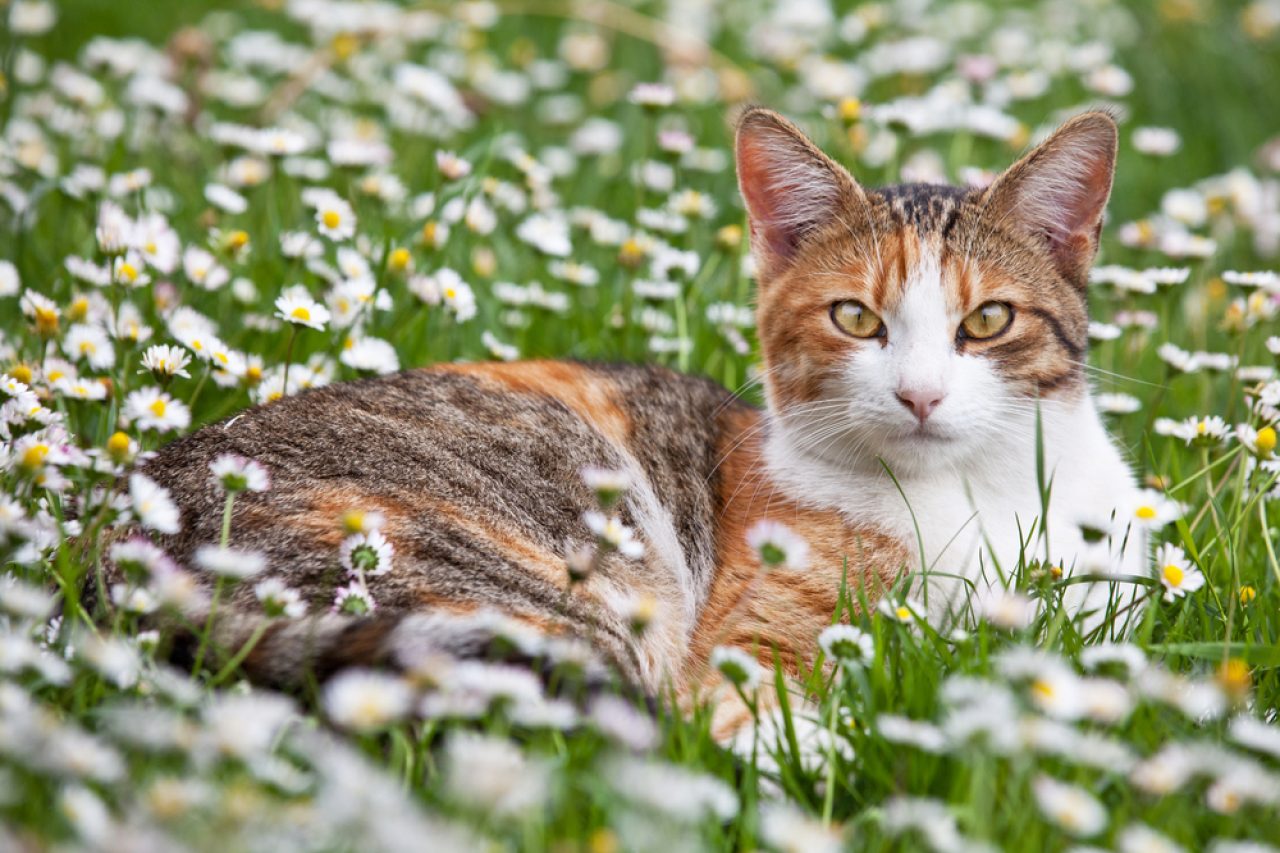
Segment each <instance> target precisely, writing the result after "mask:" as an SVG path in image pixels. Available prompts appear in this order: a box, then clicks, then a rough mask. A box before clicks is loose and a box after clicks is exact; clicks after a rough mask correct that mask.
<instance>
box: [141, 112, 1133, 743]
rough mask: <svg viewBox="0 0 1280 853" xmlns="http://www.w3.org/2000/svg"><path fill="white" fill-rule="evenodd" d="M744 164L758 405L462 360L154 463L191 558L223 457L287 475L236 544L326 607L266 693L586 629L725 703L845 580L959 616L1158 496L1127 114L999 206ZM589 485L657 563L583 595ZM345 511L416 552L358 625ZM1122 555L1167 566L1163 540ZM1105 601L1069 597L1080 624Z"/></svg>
mask: <svg viewBox="0 0 1280 853" xmlns="http://www.w3.org/2000/svg"><path fill="white" fill-rule="evenodd" d="M736 155H737V167H738V177H739V186H740V190H741V193H742V197H743V199H744V200H745V203H746V207H747V213H748V220H749V224H750V234H751V246H752V250H753V253H754V257H755V260H756V264H757V273H758V281H759V293H758V308H757V315H758V329H759V338H760V351H761V355H762V359H763V369H762V372H761V379H762V382H763V386H764V390H765V395H766V399H767V407H766V408H765V409H764V410H763V411H762V410H759V409H757V408H755V407H752V406H750V405H748V404H746V403H745V402H743V401H742V400H741V399H739V398H738V397H737V396H736V395H734V394H731V393H730V392H729V391H727V390H726V389H724V388H722V387H720V386H719V385H717V384H715V383H713V382H710V381H708V380H705V379H701V378H695V377H691V376H686V375H681V374H678V373H675V372H673V371H670V370H667V369H664V368H660V367H654V366H622V365H598V364H583V363H574V362H563V361H529V362H516V363H470V364H439V365H434V366H431V367H427V368H423V369H418V370H409V371H406V372H402V373H398V374H395V375H390V376H386V377H381V378H375V379H368V380H362V381H356V382H349V383H342V384H337V385H332V386H329V387H325V388H319V389H315V390H310V391H306V392H304V393H300V394H298V395H295V396H290V397H287V398H284V399H281V400H278V401H276V402H273V403H270V404H267V405H264V406H259V407H257V408H254V409H250V410H248V411H246V412H243V413H240V414H238V415H236V416H235V417H232V418H231V419H229V420H227V421H225V422H223V423H219V424H215V425H211V426H207V427H205V428H203V429H201V430H199V431H197V432H195V433H194V434H191V435H189V436H187V437H185V438H182V439H180V440H178V441H175V442H173V443H172V444H170V445H168V446H166V447H164V448H162V449H161V450H160V451H159V452H158V453H157V454H156V455H155V457H154V458H153V459H151V460H149V461H147V462H146V463H145V464H144V465H143V466H142V468H141V470H142V471H143V472H144V473H145V474H146V475H147V476H149V477H151V478H153V479H154V480H155V481H156V482H158V483H159V484H160V485H162V486H164V487H165V488H167V489H169V490H170V491H171V493H172V495H173V499H174V500H175V501H176V503H177V505H178V507H179V509H180V513H181V519H182V522H183V527H182V529H181V532H179V533H178V534H175V535H171V536H162V537H159V538H158V542H159V544H161V545H162V546H163V547H164V548H165V549H166V550H167V551H168V552H169V553H170V554H171V555H172V556H173V557H174V558H175V559H176V560H178V561H180V562H181V563H183V564H186V565H191V564H192V560H193V554H194V552H195V550H196V549H197V548H198V547H199V546H201V545H206V544H209V543H215V542H217V541H218V539H219V534H220V529H221V523H222V509H223V497H222V493H221V491H220V490H219V489H218V487H217V486H216V485H215V483H214V482H213V480H212V478H211V476H210V473H209V472H210V468H209V466H210V463H211V462H212V461H213V460H214V459H216V458H217V457H219V456H221V455H223V454H228V453H231V454H238V455H240V456H243V457H247V458H250V459H254V460H257V461H258V462H259V463H261V464H262V465H263V466H265V467H266V469H267V470H268V471H269V473H270V476H271V478H272V484H271V488H270V489H269V490H268V491H265V492H262V493H255V492H244V493H242V494H241V495H240V496H239V497H238V499H237V500H236V502H235V505H234V513H233V517H232V525H231V544H232V545H233V546H234V547H236V548H240V549H249V550H255V551H259V552H261V553H262V554H264V555H265V557H266V561H267V569H266V571H265V573H264V574H263V576H275V577H279V578H281V579H282V580H284V581H285V582H286V583H287V584H289V585H290V586H291V587H293V588H295V589H297V590H299V591H301V592H302V593H303V596H304V598H305V599H306V600H307V601H308V603H309V605H310V612H311V613H312V614H321V615H313V616H308V617H305V618H302V619H298V620H276V621H273V622H272V623H271V624H270V625H269V626H268V627H267V630H266V633H265V635H264V636H263V637H262V640H261V642H259V643H257V644H256V645H255V646H253V648H252V650H251V651H250V653H249V654H248V655H247V656H246V657H245V658H244V660H243V663H242V667H243V669H244V670H245V671H246V672H247V673H248V674H249V675H250V677H251V678H253V679H255V680H258V681H260V682H264V683H268V684H273V685H278V686H286V687H287V686H296V685H298V684H301V683H302V682H303V681H304V680H307V679H309V678H312V677H314V678H317V679H323V678H324V677H326V676H327V675H329V674H331V673H333V672H335V671H337V670H339V669H341V668H343V667H347V666H355V665H383V664H385V665H391V666H398V667H403V668H406V669H413V668H414V667H415V666H416V665H417V664H418V663H419V662H420V661H421V660H423V659H425V658H428V657H431V656H435V655H450V656H457V657H469V656H486V655H491V654H494V653H495V650H497V649H501V650H502V653H503V654H504V655H508V656H510V655H515V656H517V657H522V658H523V659H525V660H527V662H529V663H531V664H536V663H537V661H538V660H539V659H540V655H542V654H544V653H545V652H546V650H547V649H550V648H553V647H554V644H555V643H556V642H559V641H565V640H567V639H570V638H573V639H576V640H577V641H578V645H577V646H576V648H579V649H580V648H581V646H582V644H583V643H587V644H589V646H590V649H591V653H590V654H591V657H592V658H593V661H594V662H595V663H596V664H598V667H597V670H598V669H601V668H605V669H607V670H608V671H610V672H613V673H617V674H619V675H620V676H621V678H622V679H623V680H624V681H625V682H626V683H627V684H629V685H632V686H633V687H635V688H636V689H637V690H639V691H640V692H641V693H643V694H645V695H647V696H658V695H661V694H664V692H665V691H667V690H669V689H674V692H675V693H676V695H677V696H678V697H679V698H680V700H681V702H682V703H683V704H686V705H688V704H690V703H692V702H693V701H695V700H696V699H697V698H698V697H702V696H708V695H712V694H714V693H715V692H716V691H720V692H721V693H722V694H723V692H724V691H723V687H722V686H721V687H717V685H718V684H719V679H718V676H717V673H716V672H715V671H714V669H713V668H712V667H711V666H710V664H709V660H710V657H711V654H712V650H713V649H714V648H715V647H717V646H730V647H737V648H739V649H741V650H743V651H745V652H747V653H749V654H751V655H753V656H755V657H756V658H758V660H759V661H760V662H761V663H762V664H764V665H765V666H767V667H772V666H773V663H774V661H775V659H776V660H779V661H781V663H782V664H783V666H784V667H785V668H786V669H787V670H788V671H790V672H792V673H795V672H796V671H798V670H799V669H800V668H801V667H803V666H806V665H808V664H809V663H810V662H811V661H812V660H813V658H814V656H815V654H816V643H815V641H816V638H817V635H818V634H819V632H820V631H821V630H822V629H823V628H824V627H826V626H827V625H829V624H830V623H831V620H832V618H833V614H835V613H836V612H837V608H838V605H839V596H840V590H841V585H842V582H843V581H847V584H848V586H849V587H850V588H853V589H861V590H862V591H863V593H864V594H865V596H866V597H867V598H868V600H870V601H872V602H875V601H876V600H877V599H878V598H880V597H881V596H883V595H884V594H885V591H886V590H889V589H891V588H892V587H893V586H894V584H895V583H897V582H898V581H899V580H900V579H901V578H903V577H904V575H907V574H909V573H913V572H914V573H917V574H921V573H923V574H925V575H926V576H927V579H928V583H927V584H924V585H922V584H921V581H922V580H923V578H916V579H915V581H914V582H915V583H916V587H917V588H918V589H920V592H921V594H922V595H924V596H926V597H927V600H925V601H923V602H922V604H921V606H922V607H923V608H924V609H925V610H926V611H927V616H928V618H930V619H934V618H940V617H941V616H943V615H945V614H947V613H949V612H953V611H954V610H955V609H956V608H957V607H960V606H962V604H963V602H964V601H967V600H968V596H967V595H966V590H969V589H978V590H981V589H982V588H984V587H985V586H986V585H987V584H990V583H992V582H994V581H995V580H996V579H997V577H998V574H999V573H1000V572H1009V571H1011V570H1012V569H1013V567H1015V566H1017V565H1018V564H1019V560H1020V559H1022V557H1023V555H1024V552H1034V553H1035V555H1036V556H1037V557H1044V556H1047V558H1048V559H1047V561H1046V562H1047V563H1048V564H1052V565H1054V566H1056V570H1057V571H1058V572H1064V571H1065V572H1070V571H1071V570H1072V569H1073V567H1074V566H1075V565H1076V564H1077V562H1078V561H1079V560H1080V559H1081V555H1082V554H1083V553H1084V552H1085V551H1086V550H1087V548H1088V547H1089V543H1088V542H1087V541H1086V538H1087V537H1086V530H1087V529H1088V525H1089V524H1092V523H1094V522H1096V520H1099V519H1101V520H1103V523H1106V521H1107V520H1108V519H1110V517H1111V515H1112V513H1113V512H1115V511H1117V509H1119V511H1121V512H1123V511H1124V509H1123V508H1124V507H1125V506H1126V504H1127V502H1129V501H1131V500H1132V498H1133V496H1134V495H1135V493H1136V486H1135V482H1134V477H1133V474H1132V473H1131V471H1130V469H1129V467H1128V465H1127V464H1126V462H1125V461H1124V459H1123V458H1122V456H1121V454H1120V452H1119V451H1118V450H1117V449H1116V447H1115V445H1114V444H1113V443H1112V441H1111V439H1110V438H1109V437H1108V435H1107V432H1106V430H1105V428H1104V426H1103V424H1102V422H1101V420H1100V418H1099V416H1098V414H1097V412H1096V410H1095V408H1094V405H1093V403H1092V401H1091V397H1090V388H1089V384H1088V381H1087V378H1086V372H1085V357H1086V355H1085V353H1086V346H1087V329H1088V314H1087V305H1086V286H1087V281H1088V270H1089V267H1090V264H1091V263H1092V260H1093V256H1094V254H1095V251H1096V248H1097V243H1098V238H1099V233H1100V228H1101V222H1102V216H1103V209H1104V207H1105V206H1106V202H1107V199H1108V196H1109V193H1110V188H1111V181H1112V173H1113V169H1114V164H1115V158H1116V127H1115V123H1114V121H1113V120H1112V119H1111V117H1110V116H1108V115H1107V114H1105V113H1102V112H1089V113H1085V114H1083V115H1080V116H1077V117H1075V118H1073V119H1071V120H1070V121H1068V122H1067V123H1066V124H1065V125H1063V126H1062V127H1061V128H1060V129H1059V130H1057V132H1055V133H1054V134H1052V135H1051V136H1050V137H1049V138H1048V139H1047V140H1046V141H1045V142H1043V143H1042V144H1041V145H1040V146H1038V147H1037V148H1035V149H1034V150H1033V151H1031V152H1030V153H1029V154H1027V155H1026V156H1025V157H1023V158H1022V159H1021V160H1019V161H1018V162H1017V163H1016V164H1014V165H1013V166H1012V167H1011V168H1010V169H1008V170H1007V171H1006V172H1004V173H1003V174H1001V175H1000V176H998V177H997V178H996V179H995V180H994V181H993V182H992V183H991V184H990V185H989V186H988V187H986V188H983V189H961V188H956V187H951V186H942V185H924V184H908V185H899V186H890V187H885V188H883V189H879V190H871V189H865V188H863V187H861V186H859V184H858V183H857V182H856V181H855V180H854V179H853V177H852V176H851V175H850V174H849V173H848V172H847V171H846V170H845V169H844V168H843V167H841V166H840V165H838V164H837V163H835V162H834V161H833V160H831V159H830V158H829V157H827V156H826V155H825V154H824V153H822V152H821V151H820V150H819V149H818V148H817V147H816V146H815V145H814V144H813V143H812V142H810V141H809V140H808V139H807V138H806V137H805V136H804V135H803V133H802V132H801V131H800V130H798V129H797V128H796V127H794V126H793V125H792V124H790V123H789V122H788V121H787V120H785V119H784V118H782V117H781V116H779V115H778V114H776V113H774V112H771V111H769V110H766V109H763V108H751V109H748V110H746V111H745V112H744V113H743V114H742V115H741V116H740V118H739V121H738V126H737V138H736ZM1041 457H1042V460H1043V461H1042V462H1038V461H1037V460H1038V459H1040V458H1041ZM593 467H595V468H604V469H611V470H614V471H617V472H619V473H620V475H622V476H624V477H625V478H626V479H628V480H629V481H630V484H629V487H628V488H627V489H626V491H625V493H624V495H623V497H622V498H621V500H620V502H619V504H618V507H617V515H618V521H619V522H620V523H621V524H622V525H625V528H626V529H630V530H633V531H634V533H635V538H636V541H637V542H638V543H639V546H638V547H637V548H636V550H637V551H638V550H640V548H642V549H643V553H642V554H638V555H635V552H634V551H633V552H632V554H633V556H628V555H627V554H624V553H623V551H622V550H617V549H607V548H599V549H597V551H596V556H595V558H594V560H593V561H591V565H590V571H589V573H586V576H585V577H579V578H577V579H576V580H575V581H571V579H570V574H569V571H568V570H567V564H568V563H571V562H573V561H574V560H575V559H578V558H575V556H574V555H580V554H581V553H582V549H589V548H591V547H593V543H595V542H596V537H595V534H593V533H592V531H591V530H590V529H588V526H587V524H586V523H584V512H587V511H590V510H592V509H593V508H594V507H595V506H596V495H595V494H594V493H593V491H592V489H591V488H590V487H589V485H588V484H587V483H586V482H585V481H584V479H583V477H582V472H583V470H584V469H589V468H593ZM1046 483H1050V484H1051V488H1049V489H1048V490H1049V491H1051V496H1050V500H1049V501H1048V515H1047V542H1048V546H1047V549H1048V550H1047V552H1046V551H1044V550H1043V549H1045V548H1046V546H1045V541H1046V536H1045V531H1044V529H1043V527H1044V526H1039V527H1038V526H1037V520H1038V519H1040V518H1041V516H1042V515H1044V506H1045V501H1044V491H1045V490H1046V487H1045V484H1046ZM351 510H360V511H363V512H365V513H377V514H380V515H381V516H382V517H383V518H384V519H385V523H384V524H383V526H382V528H381V531H382V533H383V534H384V535H385V537H386V538H387V540H388V541H390V542H391V543H392V545H393V546H394V558H393V569H392V570H391V571H390V572H388V573H386V574H384V575H379V576H376V577H370V578H368V584H369V590H370V592H371V593H372V596H373V598H374V600H375V601H376V604H377V609H376V610H374V611H373V612H372V613H370V614H368V615H365V616H359V617H355V616H349V615H342V614H336V613H331V612H329V608H330V605H331V603H332V601H333V595H334V589H335V587H336V586H337V585H338V584H340V583H342V582H344V576H343V572H342V570H341V569H340V568H339V565H338V554H339V548H340V545H341V542H342V540H343V538H344V537H345V536H346V535H347V533H346V532H344V531H343V529H342V527H341V524H340V519H341V518H342V517H343V515H344V513H346V512H348V511H351ZM770 520H772V521H778V522H781V523H782V524H785V525H786V526H787V527H788V528H789V529H790V530H791V531H793V532H794V533H795V534H797V535H798V536H799V537H801V538H802V539H803V540H804V541H805V542H807V544H808V555H807V560H806V561H805V566H804V567H803V568H799V569H786V568H774V569H771V570H769V571H764V570H763V569H762V565H761V557H760V554H759V553H758V552H757V551H756V550H755V549H754V548H753V547H751V545H750V544H749V543H748V537H747V534H748V531H749V530H751V529H752V528H753V527H754V526H755V525H756V524H758V523H759V522H761V521H770ZM1082 525H1085V528H1083V529H1082ZM1037 531H1039V532H1037ZM626 550H630V549H626ZM1120 560H1121V563H1122V568H1124V569H1126V570H1128V571H1130V572H1135V573H1136V572H1139V571H1141V570H1142V569H1143V568H1144V567H1145V560H1146V553H1145V543H1144V542H1143V541H1142V539H1141V536H1140V535H1139V534H1136V533H1135V534H1134V535H1132V536H1130V537H1128V539H1127V544H1126V547H1125V548H1124V552H1123V555H1122V556H1121V557H1120ZM579 562H581V560H580V559H579ZM202 583H204V584H206V585H207V586H208V587H211V586H212V582H211V580H210V579H209V578H208V577H207V576H202ZM251 586H252V584H241V585H239V586H238V587H236V588H235V589H233V590H230V591H229V592H228V594H227V595H226V596H225V597H224V599H223V605H222V607H223V610H222V615H221V616H220V617H219V619H218V620H217V622H216V631H215V635H216V645H217V646H218V650H220V657H222V658H225V657H227V656H229V655H230V654H231V653H232V652H234V651H235V650H236V649H238V648H240V647H241V646H242V645H243V644H244V643H245V641H246V639H247V638H248V637H249V635H250V634H251V632H252V631H253V629H254V628H255V627H257V626H259V625H260V624H262V617H261V616H260V615H258V616H255V615H254V614H260V613H261V606H260V605H259V604H257V602H256V601H255V599H254V595H253V592H252V590H251ZM1111 594H1112V591H1111V590H1110V589H1109V588H1108V584H1106V583H1097V584H1092V585H1088V584H1078V585H1074V586H1072V587H1070V588H1069V590H1068V596H1069V598H1070V600H1071V606H1072V607H1073V608H1076V609H1085V608H1095V609H1096V608H1098V607H1100V605H1101V604H1103V603H1105V602H1106V601H1107V597H1108V596H1109V595H1111ZM495 614H500V615H495ZM922 615H926V614H922ZM538 638H542V640H539V639H538ZM218 650H215V651H218ZM775 656H776V658H775ZM593 671H596V670H593ZM751 716H752V715H751V713H750V711H749V710H748V709H747V708H746V707H745V706H743V705H742V703H741V702H737V703H736V704H735V701H734V700H733V698H732V697H730V698H728V699H725V700H724V701H723V702H721V704H720V705H719V706H718V707H717V711H716V714H715V718H714V720H713V733H714V734H715V736H716V737H718V738H721V739H722V740H730V739H732V738H734V737H735V736H738V735H740V734H741V732H742V731H743V729H744V727H745V726H747V725H748V724H749V723H750V722H751Z"/></svg>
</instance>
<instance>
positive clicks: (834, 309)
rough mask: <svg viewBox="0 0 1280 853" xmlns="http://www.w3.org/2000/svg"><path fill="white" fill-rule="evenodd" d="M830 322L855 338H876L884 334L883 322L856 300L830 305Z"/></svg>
mask: <svg viewBox="0 0 1280 853" xmlns="http://www.w3.org/2000/svg"><path fill="white" fill-rule="evenodd" d="M831 320H832V322H834V323H835V324H836V325H837V326H839V327H840V329H841V331H844V332H847V333H849V334H850V335H853V336H854V337H855V338H878V337H880V336H881V335H883V334H884V321H883V320H881V319H880V318H879V317H878V316H877V315H876V313H875V312H874V311H872V310H871V309H870V308H868V307H867V306H865V305H863V304H862V303H861V302H859V301H857V300H856V299H846V300H844V301H843V302H837V303H836V304H835V305H832V306H831Z"/></svg>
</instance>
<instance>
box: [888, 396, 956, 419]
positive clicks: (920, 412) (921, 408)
mask: <svg viewBox="0 0 1280 853" xmlns="http://www.w3.org/2000/svg"><path fill="white" fill-rule="evenodd" d="M945 396H947V395H946V393H945V392H943V391H941V390H939V389H937V388H899V389H898V402H900V403H902V405H904V406H906V407H907V408H908V409H910V410H911V411H912V413H913V414H915V416H916V418H917V419H919V421H920V423H924V422H925V421H926V420H928V418H929V415H932V414H933V410H934V409H936V408H938V404H939V403H941V402H942V398H943V397H945Z"/></svg>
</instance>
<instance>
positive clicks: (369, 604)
mask: <svg viewBox="0 0 1280 853" xmlns="http://www.w3.org/2000/svg"><path fill="white" fill-rule="evenodd" d="M376 608H377V604H375V603H374V601H373V596H372V595H370V594H369V590H367V589H365V588H364V587H363V586H361V585H360V582H359V581H352V582H351V583H349V584H347V585H346V586H342V587H338V589H337V591H336V592H335V593H334V596H333V612H334V613H345V614H347V615H349V616H364V615H366V614H368V613H372V612H373V611H374V610H375V609H376Z"/></svg>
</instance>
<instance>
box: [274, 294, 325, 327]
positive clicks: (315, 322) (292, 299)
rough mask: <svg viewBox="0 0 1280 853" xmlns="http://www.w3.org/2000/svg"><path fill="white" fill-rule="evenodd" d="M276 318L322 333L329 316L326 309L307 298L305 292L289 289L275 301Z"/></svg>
mask: <svg viewBox="0 0 1280 853" xmlns="http://www.w3.org/2000/svg"><path fill="white" fill-rule="evenodd" d="M276 316H277V317H279V318H280V319H281V320H284V321H285V322H286V323H293V324H294V325H295V326H306V327H307V328H308V329H315V330H316V331H318V332H323V331H324V327H325V324H326V323H328V322H329V316H330V315H329V309H328V308H325V307H324V306H323V305H321V304H320V303H319V302H316V301H315V300H314V299H312V298H311V297H310V296H307V295H306V294H305V292H300V291H299V289H297V288H290V292H288V293H285V294H284V295H282V296H280V297H278V298H277V299H276Z"/></svg>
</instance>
